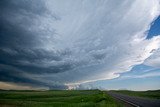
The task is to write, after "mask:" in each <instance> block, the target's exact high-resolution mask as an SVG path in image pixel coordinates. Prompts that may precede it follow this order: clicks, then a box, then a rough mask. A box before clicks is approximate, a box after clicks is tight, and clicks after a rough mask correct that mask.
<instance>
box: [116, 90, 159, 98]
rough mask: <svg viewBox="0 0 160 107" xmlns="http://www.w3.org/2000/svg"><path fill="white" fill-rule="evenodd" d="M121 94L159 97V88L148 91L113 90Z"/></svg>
mask: <svg viewBox="0 0 160 107" xmlns="http://www.w3.org/2000/svg"><path fill="white" fill-rule="evenodd" d="M114 92H118V93H122V94H127V95H130V96H139V97H146V98H152V99H160V90H150V91H129V90H118V91H114Z"/></svg>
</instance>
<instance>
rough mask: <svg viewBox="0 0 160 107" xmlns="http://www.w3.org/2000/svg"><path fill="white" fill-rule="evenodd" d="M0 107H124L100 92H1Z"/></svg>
mask: <svg viewBox="0 0 160 107" xmlns="http://www.w3.org/2000/svg"><path fill="white" fill-rule="evenodd" d="M0 107H122V106H121V105H120V104H118V103H117V102H116V101H115V100H114V99H112V98H111V97H110V96H109V95H107V94H106V92H103V91H100V90H70V91H69V90H64V91H59V90H54V91H0Z"/></svg>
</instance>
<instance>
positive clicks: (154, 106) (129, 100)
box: [107, 91, 160, 107]
mask: <svg viewBox="0 0 160 107" xmlns="http://www.w3.org/2000/svg"><path fill="white" fill-rule="evenodd" d="M107 93H108V94H109V95H110V96H112V97H113V98H115V99H117V100H119V101H121V102H124V104H127V105H128V106H125V107H160V100H159V99H148V98H142V97H135V96H129V95H125V94H121V93H116V92H112V91H109V92H107Z"/></svg>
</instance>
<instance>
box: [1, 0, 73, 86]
mask: <svg viewBox="0 0 160 107" xmlns="http://www.w3.org/2000/svg"><path fill="white" fill-rule="evenodd" d="M0 14H1V16H0V64H3V65H5V66H3V67H2V65H1V69H0V81H7V82H14V83H21V84H23V83H24V84H30V85H40V86H48V87H52V88H53V87H54V88H56V87H57V88H65V86H64V85H56V86H54V84H47V83H45V82H41V81H38V80H34V79H31V78H29V77H27V76H26V74H25V73H27V74H41V73H58V72H64V71H65V70H68V69H70V68H71V65H70V64H61V65H58V66H56V65H55V66H50V67H48V68H47V69H46V67H43V66H41V62H42V61H43V60H46V61H61V56H65V55H66V54H67V52H65V51H63V52H53V51H46V50H44V49H36V48H34V47H36V46H39V45H40V44H42V43H43V41H42V40H41V39H42V38H43V36H44V35H45V31H40V32H39V31H34V30H32V29H31V30H29V28H30V27H32V26H33V24H34V21H35V20H38V18H39V17H46V16H47V15H50V16H49V17H52V19H53V20H57V19H58V18H57V17H56V16H54V15H53V14H50V13H49V11H48V10H47V8H46V6H45V3H44V2H43V1H41V0H1V1H0ZM43 34H44V35H43ZM53 34H54V32H53ZM37 36H39V37H37ZM40 37H42V38H40ZM43 39H46V38H43ZM34 63H36V64H37V65H33V64H34ZM10 66H12V67H13V68H16V69H13V68H8V67H10ZM17 70H20V71H17Z"/></svg>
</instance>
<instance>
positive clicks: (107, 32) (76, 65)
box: [0, 0, 160, 89]
mask: <svg viewBox="0 0 160 107" xmlns="http://www.w3.org/2000/svg"><path fill="white" fill-rule="evenodd" d="M0 9H1V11H0V13H1V17H0V23H1V24H0V32H1V33H0V81H1V82H11V83H14V84H21V85H24V84H26V85H28V86H34V87H36V86H37V87H47V88H51V89H52V88H53V89H67V88H68V86H70V85H74V84H82V83H86V82H92V81H98V80H105V79H113V78H117V77H119V76H120V73H123V72H127V71H130V70H131V69H132V67H133V66H135V65H138V64H142V63H144V61H146V59H147V58H149V57H150V56H151V55H154V53H155V52H156V50H157V49H159V47H160V36H155V37H153V38H151V39H146V37H147V31H148V30H149V29H150V26H151V23H152V22H153V21H154V20H155V19H156V18H157V17H158V15H159V14H160V1H159V0H150V1H146V0H134V1H131V0H123V1H117V0H84V1H83V0H76V1H75V0H54V1H53V0H34V1H33V0H9V1H6V0H1V1H0ZM158 63H159V64H160V62H158ZM3 84H4V83H3Z"/></svg>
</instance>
